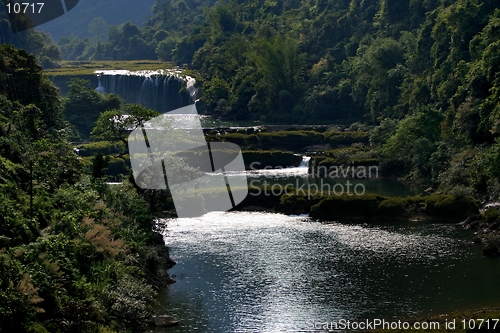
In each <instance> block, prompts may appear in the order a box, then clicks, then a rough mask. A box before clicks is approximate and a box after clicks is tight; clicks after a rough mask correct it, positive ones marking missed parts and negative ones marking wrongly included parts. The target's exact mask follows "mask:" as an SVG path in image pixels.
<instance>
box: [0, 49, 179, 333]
mask: <svg viewBox="0 0 500 333" xmlns="http://www.w3.org/2000/svg"><path fill="white" fill-rule="evenodd" d="M71 132H72V130H71V126H70V125H69V123H68V122H67V121H66V120H65V119H64V103H63V100H62V98H61V96H60V95H59V93H58V91H57V88H56V87H55V86H54V85H53V84H52V83H51V82H50V80H48V79H47V78H46V77H45V76H44V75H43V74H42V70H41V67H40V65H39V64H38V63H37V62H36V60H35V58H34V57H33V56H31V55H29V54H28V53H27V52H25V51H24V50H19V49H15V48H14V47H13V46H10V45H6V44H5V45H1V46H0V206H1V212H2V214H1V216H0V331H2V332H48V331H50V332H97V331H100V332H112V331H125V330H130V331H137V330H139V331H140V330H142V329H143V328H144V326H145V325H147V324H148V320H149V317H150V316H151V315H152V314H153V311H152V306H153V304H154V301H155V297H156V296H155V295H156V290H157V289H155V288H156V287H158V286H160V285H162V284H164V283H166V282H168V281H169V278H168V276H167V275H166V273H165V269H166V268H168V267H169V265H170V264H171V263H170V261H169V260H170V259H169V258H168V252H167V248H166V247H165V245H164V243H163V238H162V237H161V236H160V235H159V234H157V233H154V232H153V231H152V229H153V214H154V211H155V208H154V202H153V201H151V200H149V199H148V196H147V194H146V193H143V194H140V193H138V192H137V190H136V189H135V188H134V187H133V186H132V185H131V184H128V185H125V186H120V187H119V188H113V187H110V186H108V185H106V184H105V181H106V178H105V171H106V167H107V164H108V159H107V158H105V157H104V156H103V154H96V155H95V156H94V157H93V158H92V164H91V165H90V166H89V167H88V168H86V167H85V166H84V165H83V164H82V163H81V161H80V159H79V158H78V157H77V154H75V151H74V149H73V147H72V146H71V145H70V144H69V142H68V140H67V138H68V137H69V136H70V135H71ZM148 201H149V202H148ZM152 204H153V205H152Z"/></svg>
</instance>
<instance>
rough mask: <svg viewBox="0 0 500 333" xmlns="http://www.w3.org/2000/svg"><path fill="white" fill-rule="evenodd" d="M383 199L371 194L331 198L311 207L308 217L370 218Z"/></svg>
mask: <svg viewBox="0 0 500 333" xmlns="http://www.w3.org/2000/svg"><path fill="white" fill-rule="evenodd" d="M384 199H385V198H384V197H381V196H378V195H372V194H367V195H363V196H349V195H340V196H331V197H329V198H326V199H323V200H321V201H320V202H319V203H318V204H316V205H314V206H312V207H311V212H310V213H309V216H311V217H312V218H319V219H332V218H338V217H350V218H371V217H373V216H374V215H375V213H376V211H377V209H378V207H379V205H380V202H381V201H383V200H384Z"/></svg>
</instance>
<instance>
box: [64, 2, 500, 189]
mask: <svg viewBox="0 0 500 333" xmlns="http://www.w3.org/2000/svg"><path fill="white" fill-rule="evenodd" d="M499 7H500V4H499V3H498V1H493V0H487V1H474V0H459V1H451V0H415V1H410V0H403V1H399V0H325V1H321V0H318V1H302V2H299V1H253V0H252V1H219V2H216V3H212V2H210V1H209V2H201V3H200V2H199V1H184V0H183V1H160V0H159V1H157V2H156V3H155V5H154V6H153V15H152V17H151V18H150V19H149V20H148V21H147V22H146V23H145V24H144V26H143V27H142V28H141V27H138V26H136V25H134V24H132V23H126V24H124V25H122V26H120V27H114V26H111V27H109V29H108V39H107V41H106V42H101V41H100V40H95V39H94V40H91V39H87V40H78V39H74V38H63V39H61V41H60V42H59V46H60V48H61V50H62V52H63V54H64V55H65V57H66V58H70V59H138V58H143V59H152V58H155V59H156V58H160V59H163V60H167V61H173V62H175V63H178V64H185V65H187V66H189V67H191V68H193V69H194V70H196V71H198V72H199V73H200V74H201V76H202V77H203V80H204V82H203V97H202V99H201V101H200V106H201V107H202V108H203V109H204V110H205V111H206V112H208V113H211V114H213V115H215V116H220V117H225V118H233V119H240V120H262V121H266V122H289V123H290V122H296V123H338V124H342V123H343V124H351V123H353V122H359V123H362V124H364V128H365V130H366V129H369V130H370V144H371V146H372V148H373V149H375V150H376V151H377V153H378V154H379V156H380V157H381V158H382V160H384V162H383V164H384V166H385V170H387V172H389V173H395V174H397V175H403V176H405V177H406V179H407V180H408V181H410V182H415V183H425V184H429V185H433V186H439V185H440V186H442V187H444V188H445V189H446V190H447V191H452V192H455V193H466V194H481V195H485V194H486V195H487V196H489V197H496V196H497V195H498V191H499V186H498V182H497V179H498V176H499V174H500V171H499V169H498V163H497V159H498V151H499V148H500V147H499V146H498V144H496V143H495V137H496V136H497V134H498V112H499V109H498V99H499V97H500V94H499V92H500V83H499V79H498V75H497V73H498V70H499V66H500V62H499V60H498V55H497V54H498V45H500V44H499V43H500V40H499V38H500V37H499V35H498V33H497V32H498V29H500V10H499Z"/></svg>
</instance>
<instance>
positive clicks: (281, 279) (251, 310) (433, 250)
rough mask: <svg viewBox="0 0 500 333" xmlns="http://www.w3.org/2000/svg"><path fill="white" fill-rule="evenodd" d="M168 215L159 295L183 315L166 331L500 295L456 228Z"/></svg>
mask: <svg viewBox="0 0 500 333" xmlns="http://www.w3.org/2000/svg"><path fill="white" fill-rule="evenodd" d="M165 222H166V223H168V230H169V231H168V234H167V235H166V236H165V241H166V243H167V245H168V246H170V248H171V255H172V257H173V258H174V260H176V261H177V262H178V264H177V266H175V267H174V268H173V269H171V271H170V273H171V274H172V275H175V279H176V280H177V283H175V284H173V285H171V286H170V287H168V288H167V290H165V291H164V293H163V294H162V296H161V297H162V298H161V300H162V303H163V305H164V306H165V307H166V308H168V309H171V312H173V313H174V314H175V315H176V317H177V318H178V319H179V326H178V327H176V328H170V329H169V330H168V332H188V331H192V330H194V329H195V328H196V329H197V331H199V332H312V331H314V330H312V328H311V327H312V326H311V323H312V322H314V321H332V320H339V319H341V318H345V319H350V320H355V319H368V318H386V319H390V318H395V319H403V318H407V317H408V316H414V315H418V314H422V313H428V312H441V311H448V310H452V309H456V308H463V307H474V306H476V305H484V304H485V303H487V302H495V301H496V299H497V297H496V296H497V295H499V294H500V286H499V285H498V283H497V282H496V281H498V277H499V276H500V267H499V265H498V264H497V263H496V264H492V262H491V261H489V260H487V259H484V258H482V257H481V254H480V251H479V248H478V247H474V246H471V245H469V243H468V240H469V238H468V237H470V235H469V234H468V233H466V232H465V231H463V230H461V229H460V228H458V227H456V226H450V225H422V224H411V223H404V224H401V223H399V224H394V223H393V224H379V225H357V224H339V223H335V222H331V223H320V222H315V221H311V220H309V219H307V218H304V217H291V216H285V215H279V214H269V213H254V212H232V213H220V212H216V213H210V214H207V215H204V216H202V217H199V218H194V219H172V220H167V221H165ZM473 281H474V282H473ZM472 283H473V285H472Z"/></svg>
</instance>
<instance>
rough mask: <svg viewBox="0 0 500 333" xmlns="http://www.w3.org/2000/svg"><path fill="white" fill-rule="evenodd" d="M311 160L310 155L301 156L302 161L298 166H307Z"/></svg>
mask: <svg viewBox="0 0 500 333" xmlns="http://www.w3.org/2000/svg"><path fill="white" fill-rule="evenodd" d="M310 160H311V156H302V161H301V162H300V164H299V166H298V167H299V168H309V161H310Z"/></svg>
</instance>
